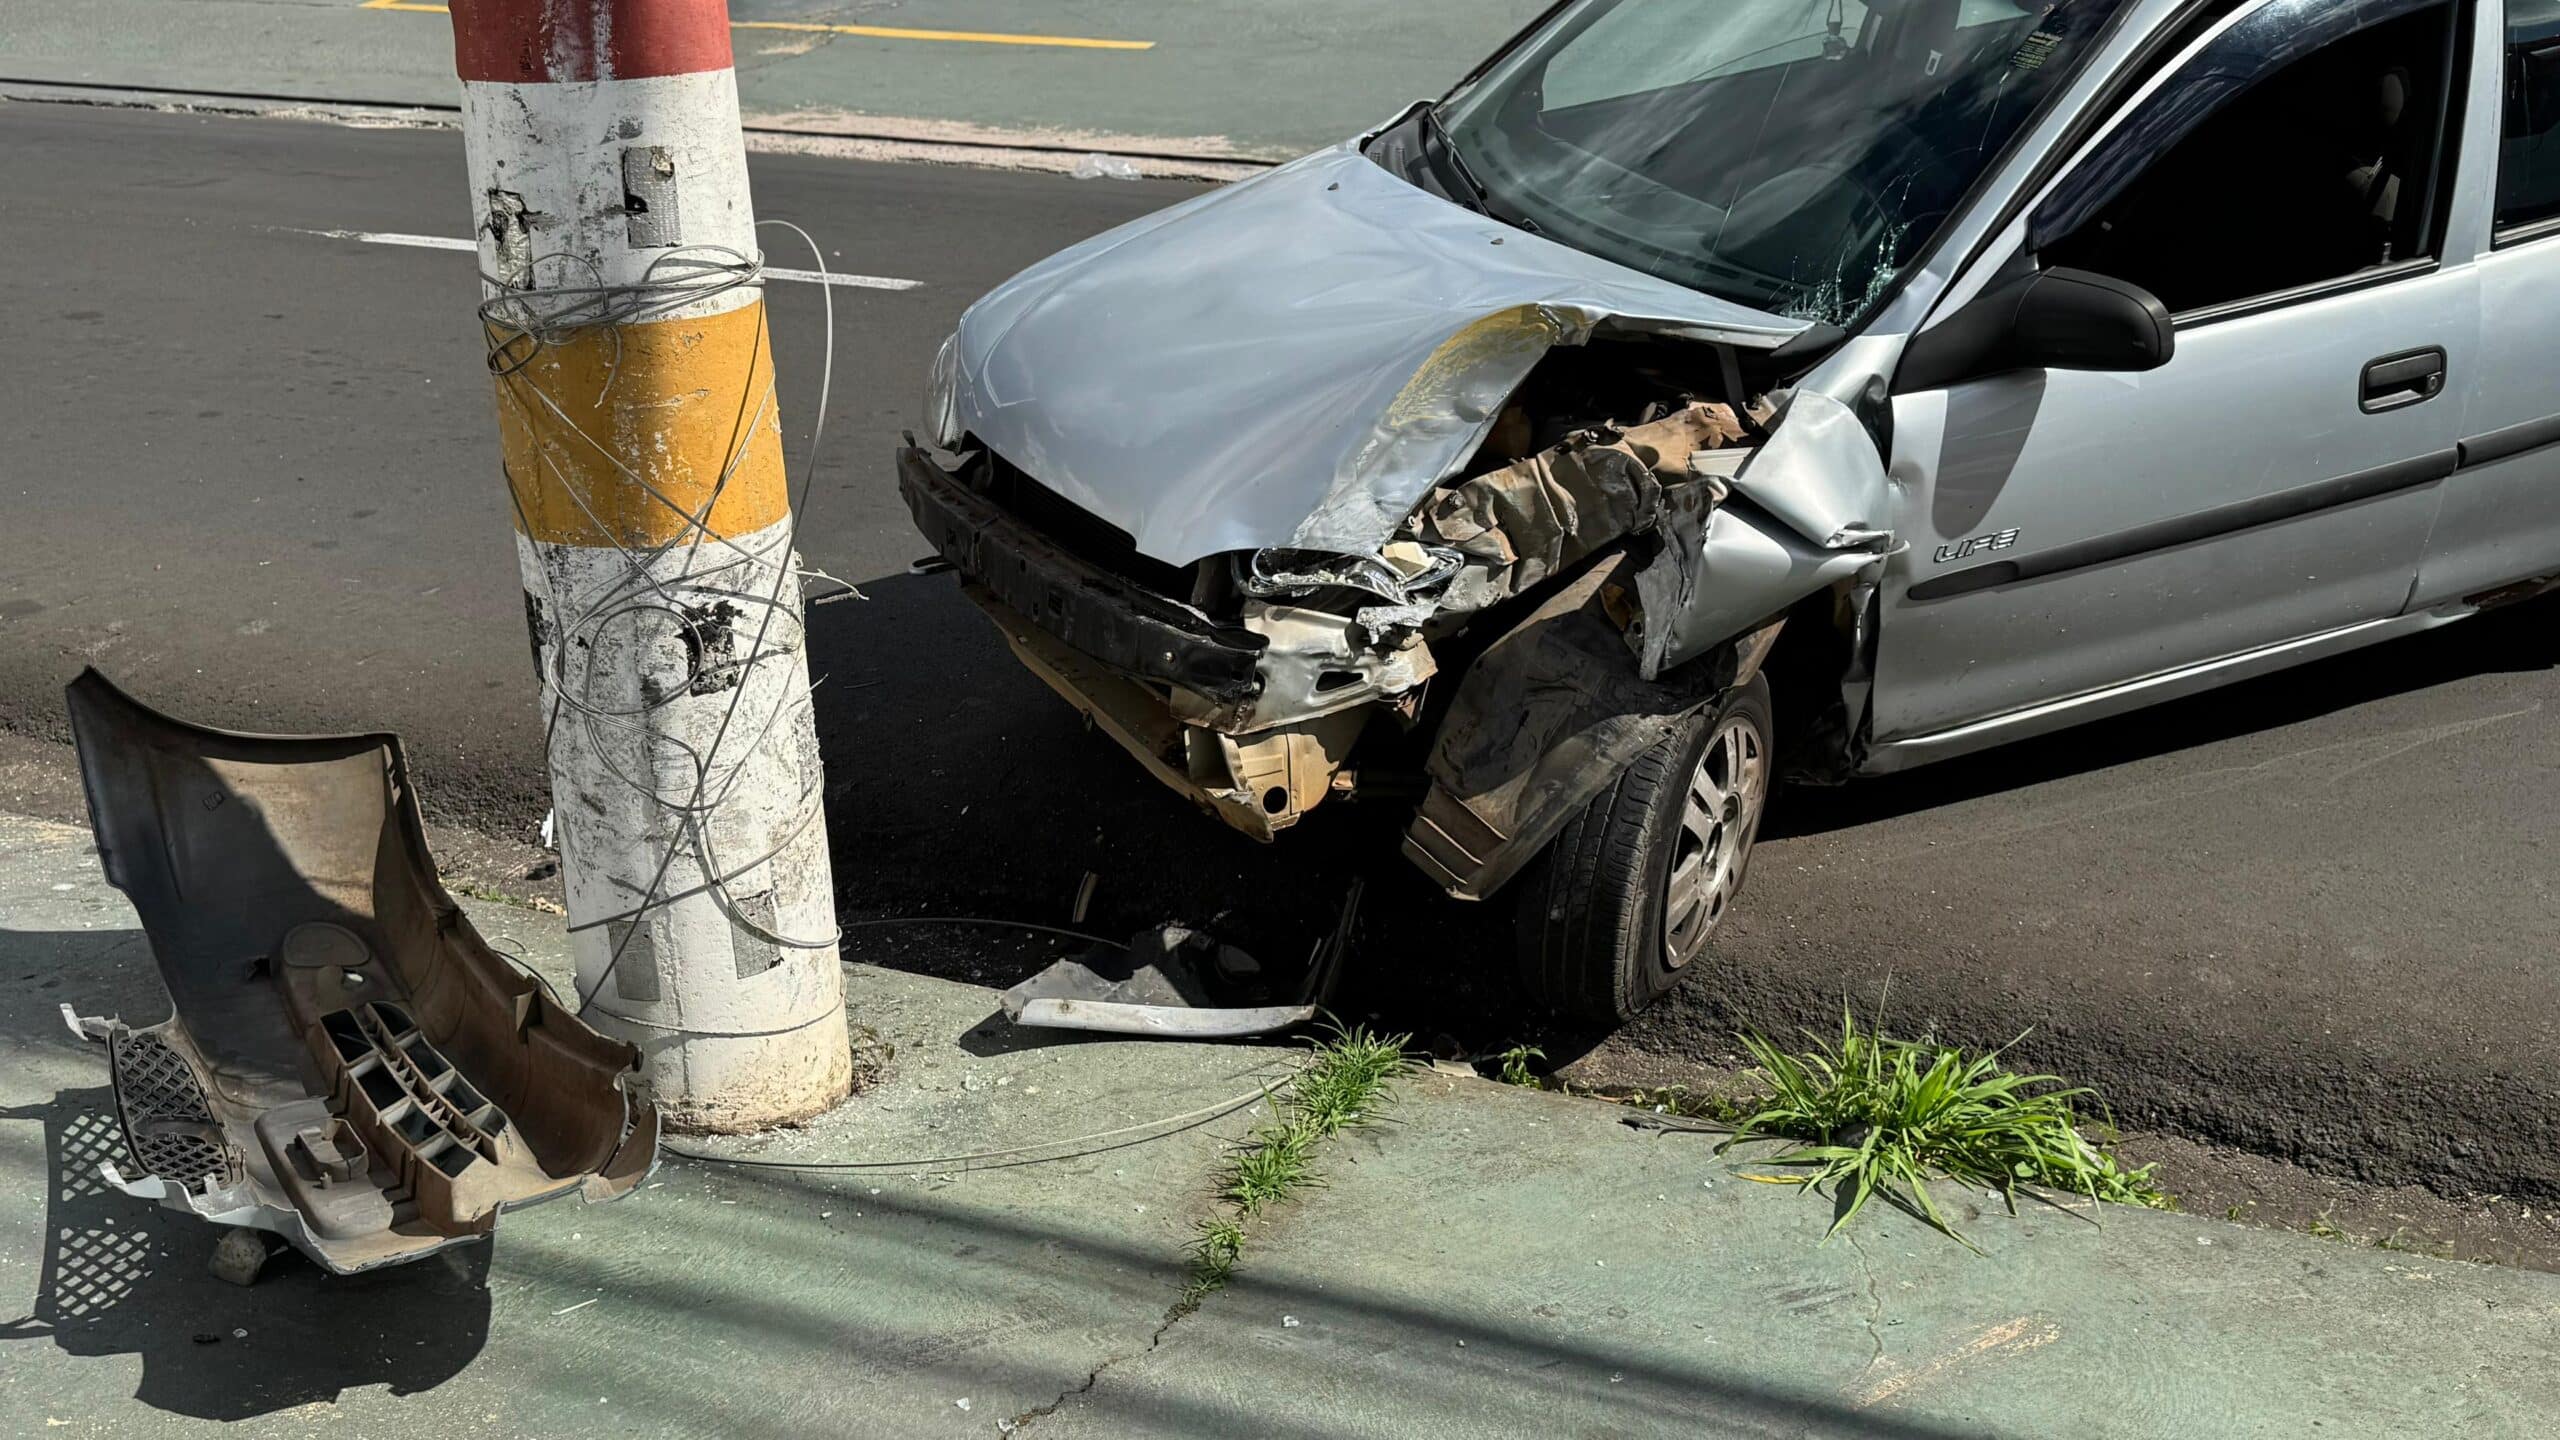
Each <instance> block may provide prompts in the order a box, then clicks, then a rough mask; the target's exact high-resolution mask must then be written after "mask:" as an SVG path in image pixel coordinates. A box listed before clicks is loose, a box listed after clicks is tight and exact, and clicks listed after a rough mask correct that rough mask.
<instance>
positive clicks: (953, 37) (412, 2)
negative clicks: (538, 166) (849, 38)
mask: <svg viewBox="0 0 2560 1440" xmlns="http://www.w3.org/2000/svg"><path fill="white" fill-rule="evenodd" d="M357 8H358V9H363V10H407V11H411V12H414V13H417V14H421V15H443V14H447V13H450V12H449V10H448V8H447V7H446V6H443V5H432V4H425V3H422V0H364V3H363V4H362V5H360V6H358V7H357ZM729 28H730V29H732V30H794V31H799V32H801V33H803V34H811V35H859V36H865V37H868V38H870V39H874V40H929V41H937V42H942V43H947V44H961V45H1044V46H1048V47H1050V48H1052V49H1063V50H1153V49H1154V48H1156V42H1154V41H1153V40H1097V39H1092V38H1089V37H1086V36H1082V35H1013V34H1006V33H1004V32H1001V31H993V30H915V29H908V28H906V27H903V26H898V25H822V24H818V23H816V22H813V21H798V20H732V21H730V22H729Z"/></svg>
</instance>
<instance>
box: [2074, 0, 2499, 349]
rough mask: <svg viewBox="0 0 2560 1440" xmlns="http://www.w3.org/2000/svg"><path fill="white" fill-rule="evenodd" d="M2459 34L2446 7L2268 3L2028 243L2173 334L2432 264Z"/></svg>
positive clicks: (2171, 90)
mask: <svg viewBox="0 0 2560 1440" xmlns="http://www.w3.org/2000/svg"><path fill="white" fill-rule="evenodd" d="M2460 34H2461V30H2460V27H2459V17H2458V15H2457V13H2456V7H2455V6H2454V4H2453V3H2452V0H2275V3H2272V4H2268V5H2265V6H2261V7H2260V8H2259V9H2257V10H2255V11H2253V12H2252V13H2250V14H2249V15H2247V16H2246V17H2244V18H2242V19H2241V20H2240V21H2238V22H2237V23H2235V24H2233V25H2232V26H2231V27H2230V28H2228V29H2226V30H2224V31H2223V32H2222V33H2221V34H2220V35H2218V36H2216V37H2214V38H2213V39H2212V40H2210V41H2208V42H2206V44H2205V45H2204V47H2203V48H2202V49H2200V50H2198V51H2197V52H2196V53H2195V54H2194V55H2193V56H2191V57H2190V58H2189V59H2188V60H2187V61H2186V63H2185V64H2183V65H2181V66H2179V67H2178V68H2177V69H2176V70H2175V71H2173V72H2172V73H2171V74H2170V75H2169V77H2168V78H2167V79H2166V80H2165V81H2164V82H2163V83H2162V84H2161V85H2160V87H2159V88H2158V89H2156V90H2154V91H2153V92H2152V93H2151V94H2150V95H2149V96H2147V97H2145V98H2144V100H2143V101H2142V102H2141V104H2140V106H2139V108H2137V109H2136V110H2135V111H2134V112H2133V113H2132V114H2131V115H2129V116H2127V117H2126V120H2125V122H2124V123H2123V124H2122V125H2119V126H2118V127H2117V128H2116V129H2115V130H2113V131H2112V132H2110V133H2109V134H2108V135H2107V137H2106V138H2105V139H2104V140H2102V141H2100V142H2099V143H2098V144H2097V145H2096V146H2095V147H2094V148H2093V149H2092V150H2091V151H2090V153H2089V154H2088V155H2087V156H2085V157H2084V158H2083V160H2082V161H2081V163H2080V164H2079V165H2078V166H2077V167H2075V169H2074V170H2073V172H2072V173H2071V175H2070V176H2069V177H2067V178H2066V179H2065V180H2064V181H2063V183H2062V184H2061V185H2060V186H2059V187H2057V188H2056V190H2055V191H2054V193H2053V194H2052V195H2050V196H2048V197H2047V198H2046V199H2045V201H2044V202H2043V203H2042V204H2040V205H2039V206H2038V207H2037V209H2036V212H2035V214H2034V215H2033V216H2032V217H2030V220H2029V224H2028V237H2029V244H2030V246H2031V247H2032V248H2033V250H2034V252H2035V254H2036V257H2037V259H2038V261H2039V262H2040V263H2042V264H2044V265H2046V266H2048V267H2053V266H2067V267H2070V268H2072V269H2078V270H2090V271H2095V272H2097V273H2098V274H2101V275H2106V276H2110V277H2113V278H2115V279H2118V280H2123V281H2128V282H2130V283H2132V284H2135V285H2139V286H2141V287H2142V288H2143V289H2145V290H2148V291H2150V292H2151V293H2152V294H2153V295H2155V296H2157V297H2159V299H2160V302H2161V303H2162V304H2163V305H2165V306H2167V307H2168V309H2169V311H2170V313H2171V314H2173V315H2175V316H2177V317H2179V318H2180V319H2181V320H2182V321H2186V320H2194V319H2200V318H2207V317H2206V316H2205V315H2202V314H2199V313H2198V312H2217V311H2221V310H2223V309H2225V308H2226V307H2232V306H2236V305H2238V304H2240V303H2242V302H2248V301H2253V300H2259V299H2262V298H2265V297H2275V296H2284V295H2287V294H2289V293H2291V292H2297V291H2302V290H2304V289H2306V288H2309V287H2318V286H2322V285H2324V284H2326V283H2327V282H2333V281H2338V280H2343V279H2348V278H2351V277H2354V276H2356V275H2358V274H2360V273H2363V272H2367V271H2372V270H2376V269H2379V268H2383V267H2389V266H2394V265H2397V264H2399V263H2401V262H2404V261H2408V260H2413V259H2420V258H2424V257H2428V256H2432V255H2434V254H2435V253H2436V250H2437V248H2438V246H2439V245H2440V243H2441V235H2442V229H2443V226H2442V223H2441V211H2442V206H2443V201H2444V199H2445V197H2447V196H2449V195H2450V193H2451V189H2452V187H2451V184H2450V180H2451V176H2450V173H2449V172H2450V161H2451V156H2452V153H2453V151H2452V145H2451V141H2452V139H2453V138H2454V137H2453V134H2452V131H2453V129H2454V127H2455V125H2456V123H2457V122H2458V117H2459V110H2458V108H2457V106H2456V105H2455V104H2454V103H2453V102H2456V101H2458V99H2459V97H2460V94H2461V91H2460V89H2459V88H2458V84H2457V76H2456V69H2457V66H2456V64H2455V61H2456V60H2457V59H2458V56H2459V50H2460V45H2459V38H2460Z"/></svg>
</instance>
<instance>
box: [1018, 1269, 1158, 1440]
mask: <svg viewBox="0 0 2560 1440" xmlns="http://www.w3.org/2000/svg"><path fill="white" fill-rule="evenodd" d="M1199 1308H1200V1306H1199V1303H1198V1302H1197V1301H1176V1302H1175V1303H1174V1304H1173V1305H1171V1306H1169V1307H1167V1308H1166V1310H1165V1312H1164V1319H1163V1320H1161V1321H1159V1322H1158V1323H1157V1325H1156V1328H1155V1333H1153V1334H1151V1335H1149V1336H1148V1337H1147V1343H1146V1344H1145V1345H1144V1346H1143V1347H1141V1348H1139V1349H1136V1350H1132V1351H1129V1352H1128V1353H1126V1354H1122V1355H1106V1356H1104V1357H1103V1359H1102V1363H1101V1364H1099V1365H1096V1366H1094V1367H1093V1368H1092V1369H1091V1370H1088V1371H1086V1372H1085V1376H1084V1379H1083V1380H1082V1381H1080V1382H1078V1383H1076V1384H1074V1385H1071V1386H1068V1387H1067V1388H1066V1389H1064V1390H1061V1391H1059V1392H1058V1398H1057V1399H1055V1400H1052V1401H1050V1402H1049V1403H1048V1404H1046V1405H1035V1406H1033V1407H1032V1408H1030V1409H1028V1410H1025V1411H1023V1412H1022V1413H1021V1414H1019V1415H1016V1416H1014V1417H1012V1418H1011V1419H1008V1420H1000V1421H998V1422H996V1429H997V1430H998V1431H1000V1432H1002V1433H1004V1434H1007V1435H1013V1434H1018V1433H1019V1432H1020V1431H1021V1430H1022V1428H1023V1427H1024V1426H1026V1425H1028V1424H1030V1423H1031V1422H1032V1421H1034V1420H1039V1419H1042V1418H1044V1417H1047V1416H1050V1415H1055V1414H1057V1413H1058V1411H1059V1410H1060V1409H1061V1408H1062V1407H1064V1406H1065V1405H1066V1403H1067V1402H1068V1401H1070V1400H1078V1399H1082V1398H1083V1397H1084V1396H1086V1395H1088V1394H1091V1393H1092V1391H1093V1387H1094V1386H1096V1385H1098V1384H1100V1383H1102V1372H1104V1371H1105V1370H1108V1369H1110V1368H1111V1367H1112V1366H1114V1365H1117V1364H1119V1363H1120V1362H1122V1361H1124V1360H1142V1359H1145V1358H1146V1357H1147V1356H1149V1355H1152V1354H1154V1353H1155V1350H1156V1347H1157V1346H1159V1345H1161V1344H1163V1343H1164V1337H1165V1336H1166V1334H1167V1333H1169V1332H1170V1331H1171V1330H1172V1329H1173V1327H1174V1326H1176V1325H1179V1324H1181V1323H1182V1321H1183V1318H1184V1317H1185V1316H1187V1315H1190V1314H1191V1313H1192V1312H1193V1311H1196V1310H1198V1309H1199Z"/></svg>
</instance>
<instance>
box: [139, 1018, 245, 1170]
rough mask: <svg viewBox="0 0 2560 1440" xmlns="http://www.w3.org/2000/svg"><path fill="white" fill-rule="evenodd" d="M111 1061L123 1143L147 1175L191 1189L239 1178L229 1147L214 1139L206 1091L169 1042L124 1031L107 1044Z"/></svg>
mask: <svg viewBox="0 0 2560 1440" xmlns="http://www.w3.org/2000/svg"><path fill="white" fill-rule="evenodd" d="M107 1061H108V1068H109V1069H110V1070H111V1071H112V1072H113V1074H114V1076H115V1088H116V1108H117V1109H118V1110H119V1111H121V1112H122V1114H123V1117H124V1140H125V1144H126V1146H128V1147H129V1148H130V1149H131V1150H132V1151H133V1159H134V1163H135V1164H137V1165H139V1166H141V1167H142V1172H143V1173H144V1174H146V1175H157V1176H159V1177H160V1178H161V1179H163V1180H169V1181H173V1182H176V1183H178V1184H182V1185H186V1186H189V1187H191V1188H192V1187H197V1186H201V1185H202V1184H204V1182H205V1177H206V1176H208V1175H210V1176H214V1177H216V1178H215V1182H214V1183H216V1184H217V1185H228V1184H230V1183H231V1182H233V1181H235V1180H237V1179H238V1178H239V1174H238V1167H237V1166H235V1165H234V1164H233V1163H232V1158H231V1151H230V1148H229V1147H228V1146H225V1145H222V1144H220V1143H218V1142H217V1140H216V1139H215V1138H214V1137H216V1136H218V1135H220V1134H221V1133H222V1132H221V1129H220V1127H218V1126H216V1125H215V1124H214V1123H213V1112H212V1111H211V1110H208V1109H206V1108H205V1103H204V1088H203V1087H202V1086H200V1085H198V1084H197V1083H196V1076H195V1072H194V1071H193V1070H191V1069H189V1068H188V1066H187V1062H186V1059H185V1057H184V1056H181V1055H180V1054H179V1053H178V1052H177V1051H176V1050H174V1049H172V1048H170V1045H169V1042H168V1041H166V1040H163V1039H161V1038H160V1037H159V1036H157V1035H149V1034H139V1033H134V1032H120V1033H119V1034H117V1035H116V1036H115V1037H113V1039H112V1041H111V1042H110V1044H109V1047H108V1052H107Z"/></svg>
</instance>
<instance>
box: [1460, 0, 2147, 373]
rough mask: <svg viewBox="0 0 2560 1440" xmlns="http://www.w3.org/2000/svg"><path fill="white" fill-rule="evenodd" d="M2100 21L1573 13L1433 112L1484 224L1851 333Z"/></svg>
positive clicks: (1937, 11) (2040, 15) (1995, 1)
mask: <svg viewBox="0 0 2560 1440" xmlns="http://www.w3.org/2000/svg"><path fill="white" fill-rule="evenodd" d="M2120 3H2121V0H2061V3H2059V4H2049V3H2044V0H1872V3H1869V4H1863V5H1862V4H1860V3H1858V0H1581V3H1579V4H1574V5H1571V6H1568V7H1567V8H1565V9H1564V10H1562V11H1560V12H1558V13H1557V15H1556V16H1555V18H1554V19H1552V20H1551V21H1549V22H1548V23H1547V25H1546V26H1545V27H1544V28H1543V29H1541V30H1540V31H1539V32H1538V33H1537V34H1535V35H1533V36H1531V37H1529V38H1528V39H1527V40H1526V41H1524V42H1523V43H1522V44H1521V45H1520V46H1519V48H1517V49H1516V50H1514V51H1513V52H1512V53H1511V54H1510V55H1508V56H1505V57H1504V58H1503V60H1502V61H1501V63H1499V64H1497V65H1495V66H1494V67H1493V68H1492V69H1490V70H1488V71H1486V72H1485V74H1483V75H1482V76H1480V77H1479V78H1478V79H1476V80H1475V81H1474V82H1473V83H1472V84H1469V85H1467V86H1465V87H1463V88H1462V89H1461V90H1460V91H1459V92H1458V93H1457V94H1455V95H1454V96H1452V97H1451V98H1450V99H1449V100H1448V101H1447V102H1445V103H1444V105H1443V107H1442V110H1441V113H1440V116H1439V119H1440V121H1441V126H1440V129H1441V132H1442V133H1443V134H1444V135H1445V136H1446V137H1447V143H1448V147H1449V148H1450V149H1452V150H1454V151H1455V152H1456V167H1457V169H1458V170H1459V171H1460V172H1461V173H1462V174H1463V175H1464V176H1465V177H1466V178H1467V179H1468V180H1469V181H1471V182H1472V184H1473V185H1474V186H1475V187H1477V188H1479V189H1480V191H1481V199H1482V201H1483V203H1484V205H1485V208H1486V209H1488V210H1489V211H1491V212H1492V213H1494V214H1497V215H1500V216H1501V217H1503V218H1505V219H1508V220H1511V221H1513V222H1514V223H1519V224H1525V225H1527V226H1529V227H1531V228H1534V229H1537V230H1539V231H1541V232H1543V233H1545V234H1547V235H1550V236H1552V237H1553V238H1555V239H1557V240H1559V241H1561V242H1563V243H1566V244H1569V245H1573V246H1576V247H1578V248H1580V249H1584V250H1588V251H1590V252H1592V253H1594V254H1597V255H1601V256H1604V257H1606V258H1608V259H1611V260H1615V261H1618V262H1619V263H1621V264H1625V265H1630V266H1633V267H1635V268H1637V269H1640V270H1645V271H1649V272H1651V273H1653V274H1655V275H1659V276H1661V277H1663V278H1664V279H1667V280H1671V281H1674V282H1676V283H1679V284H1682V285H1687V286H1690V287H1692V288H1694V289H1698V290H1703V291H1706V292H1707V293H1709V294H1712V295H1716V296H1718V297H1721V298H1723V299H1727V300H1733V301H1736V302H1739V303H1741V304H1744V305H1749V306H1752V307H1754V308H1756V309H1760V310H1767V311H1772V312H1775V313H1778V314H1782V315H1787V316H1791V317H1795V318H1799V319H1807V320H1820V321H1826V322H1829V323H1831V324H1835V325H1843V326H1846V325H1851V324H1854V323H1856V322H1857V321H1858V320H1860V319H1862V318H1864V315H1865V312H1866V311H1867V309H1868V308H1869V307H1870V306H1871V305H1872V304H1873V303H1874V302H1875V301H1876V300H1877V299H1879V298H1880V297H1881V296H1882V295H1883V294H1884V292H1885V290H1886V288H1887V286H1889V285H1890V283H1891V282H1892V279H1893V277H1894V275H1895V274H1896V273H1897V272H1898V271H1899V270H1900V269H1901V267H1902V266H1903V265H1904V264H1906V263H1907V262H1908V261H1909V260H1910V259H1911V258H1912V257H1913V256H1915V255H1917V254H1919V253H1920V250H1921V247H1923V246H1924V245H1926V244H1927V243H1928V241H1929V239H1930V237H1931V236H1932V235H1933V234H1934V233H1935V232H1936V230H1937V228H1938V226H1940V225H1941V224H1943V223H1944V222H1945V221H1946V218H1947V216H1948V214H1949V212H1950V211H1951V210H1952V209H1953V208H1954V207H1955V205H1956V203H1957V202H1958V200H1959V199H1960V198H1961V197H1962V196H1963V195H1964V193H1965V191H1966V190H1967V189H1968V188H1970V187H1971V186H1972V184H1973V183H1974V180H1975V179H1976V177H1978V176H1979V175H1980V174H1981V173H1982V172H1983V171H1984V170H1985V169H1987V168H1988V167H1989V166H1990V165H1991V164H1992V162H1993V161H1995V160H1997V159H1998V158H1999V156H2000V154H2001V152H2002V151H2003V150H2004V149H2006V148H2007V146H2008V143H2009V141H2010V139H2011V137H2013V136H2014V135H2016V134H2017V132H2018V131H2019V129H2020V128H2021V127H2023V126H2024V125H2025V124H2026V123H2027V121H2028V120H2029V119H2030V118H2032V117H2033V116H2034V115H2035V114H2036V113H2037V112H2038V111H2039V110H2040V109H2042V107H2043V106H2044V104H2045V103H2046V101H2047V100H2049V99H2050V98H2051V97H2052V96H2053V95H2055V94H2057V93H2058V92H2059V91H2060V89H2061V87H2062V86H2063V85H2064V84H2065V83H2066V82H2067V81H2068V80H2069V79H2070V77H2071V75H2072V74H2073V72H2075V71H2076V70H2077V69H2078V68H2079V67H2080V66H2081V65H2082V64H2083V63H2085V62H2086V60H2087V58H2088V55H2089V53H2090V52H2091V51H2093V50H2095V49H2096V48H2097V44H2098V40H2099V38H2100V35H2101V33H2102V32H2103V31H2104V29H2105V28H2106V24H2107V22H2108V21H2109V20H2110V19H2111V18H2112V17H2113V16H2114V15H2115V13H2116V11H2117V9H2118V7H2119V5H2120Z"/></svg>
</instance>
